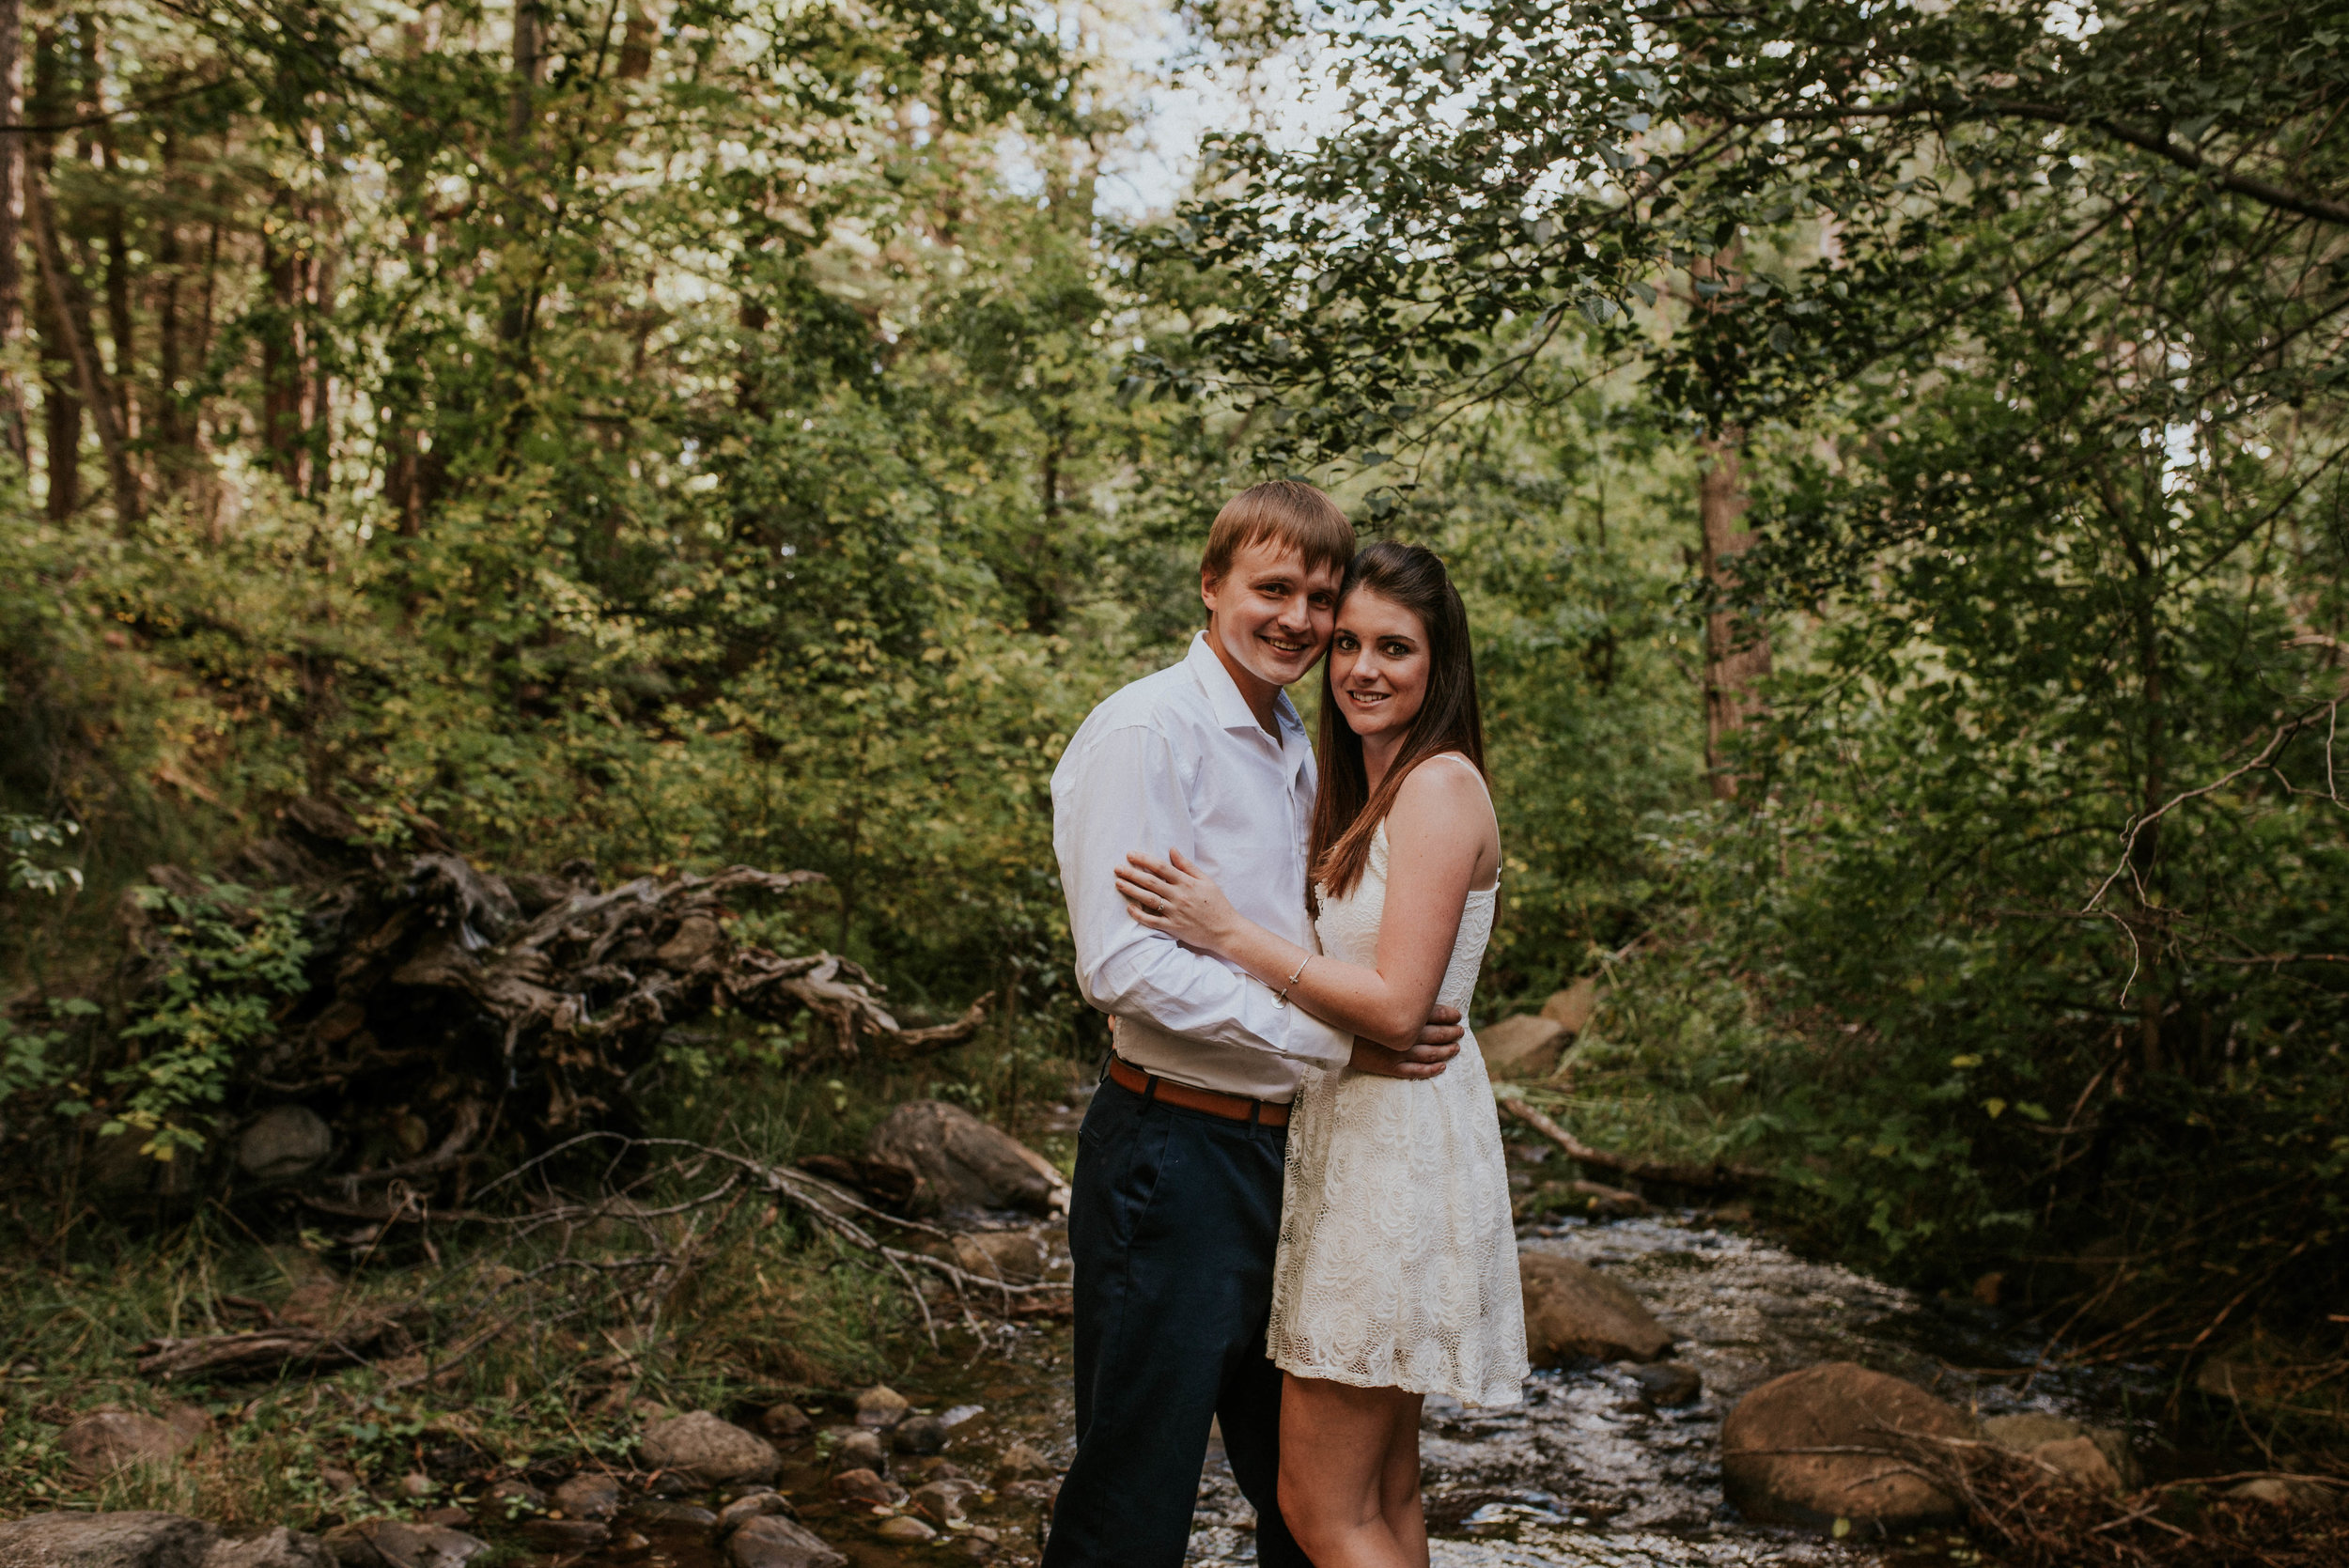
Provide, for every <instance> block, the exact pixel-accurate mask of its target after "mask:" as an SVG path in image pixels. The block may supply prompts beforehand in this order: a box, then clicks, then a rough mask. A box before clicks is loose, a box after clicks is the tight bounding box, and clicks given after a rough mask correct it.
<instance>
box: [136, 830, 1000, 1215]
mask: <svg viewBox="0 0 2349 1568" xmlns="http://www.w3.org/2000/svg"><path fill="white" fill-rule="evenodd" d="M406 826H407V830H408V834H407V837H408V847H407V848H406V850H405V851H404V852H395V851H393V850H390V849H387V848H385V847H383V846H382V845H381V843H380V842H379V839H380V832H371V831H364V830H363V829H362V828H361V827H360V825H359V824H358V823H357V822H356V821H355V820H354V819H353V818H352V817H351V816H350V815H349V814H348V813H346V812H344V811H343V810H342V809H341V808H339V807H337V806H335V805H334V803H332V802H331V801H324V800H297V801H295V802H294V803H292V804H291V805H289V806H288V807H287V808H286V809H285V810H284V811H283V812H282V813H280V814H279V817H278V821H277V825H276V829H275V831H273V832H272V834H271V835H270V836H269V837H267V838H264V839H261V840H259V841H257V842H256V843H254V844H251V845H248V846H245V847H244V848H243V849H242V850H241V851H239V852H238V853H237V854H236V855H235V856H234V857H232V858H231V859H230V860H229V861H228V862H227V863H226V865H225V866H224V867H222V870H223V872H224V873H225V874H226V878H227V880H226V881H216V880H212V879H210V878H204V877H196V876H194V875H193V874H192V873H191V872H189V871H188V870H186V869H183V868H180V867H176V866H154V867H150V868H149V872H148V878H149V881H150V882H151V883H153V884H154V886H155V887H156V888H159V889H161V890H163V893H164V894H165V895H166V896H165V897H164V898H163V899H160V900H150V901H149V903H140V902H138V901H136V900H133V901H131V902H130V903H129V904H127V905H126V907H125V908H124V911H123V920H124V924H125V927H126V937H127V939H128V957H127V958H126V960H125V964H124V971H123V977H124V982H125V984H124V987H123V988H124V990H125V992H126V993H127V994H128V995H129V996H130V997H131V998H132V1003H131V1005H132V1009H133V1011H135V1010H136V1009H137V1007H138V1006H139V1005H140V1001H139V999H140V998H141V997H142V996H144V995H155V994H163V993H162V990H161V988H162V987H163V986H164V985H165V983H166V982H167V981H169V980H170V978H171V977H172V976H174V975H175V974H177V975H179V976H181V977H182V979H181V981H180V983H181V984H184V975H185V973H186V972H187V966H188V965H189V964H190V963H191V962H197V961H200V960H198V959H195V958H192V957H190V956H188V955H182V954H181V953H180V952H179V949H178V946H177V944H179V943H181V942H183V941H185V940H187V939H188V937H187V933H188V932H189V931H190V930H191V929H192V928H194V927H196V926H204V927H206V928H209V929H212V930H218V929H219V928H220V927H221V926H222V925H224V924H225V925H226V926H229V927H232V928H234V929H238V930H253V929H255V928H257V925H258V924H259V923H260V922H261V921H262V920H263V919H264V918H271V917H270V916H269V911H270V910H271V909H272V908H281V909H282V908H283V907H284V905H285V904H287V903H288V902H289V903H290V904H291V905H292V907H293V908H295V909H297V910H299V912H300V914H301V932H302V939H303V941H304V942H306V943H307V944H308V950H309V951H308V957H307V960H306V962H305V963H304V965H303V970H302V981H303V986H304V988H303V989H300V990H297V991H296V992H295V993H294V994H292V995H290V996H283V997H278V996H272V997H271V998H269V999H268V1000H269V1001H270V1005H271V1018H270V1026H271V1027H270V1031H269V1033H268V1035H267V1036H266V1037H265V1038H264V1039H262V1040H261V1041H260V1042H259V1043H258V1044H257V1046H255V1047H253V1048H249V1049H248V1050H246V1051H244V1052H242V1053H241V1055H240V1057H239V1059H238V1060H237V1061H236V1062H235V1063H233V1064H232V1066H231V1069H230V1074H229V1079H228V1081H227V1082H226V1083H225V1084H224V1085H223V1091H224V1092H223V1094H222V1095H221V1104H222V1106H223V1111H222V1113H221V1114H219V1115H218V1116H217V1117H216V1118H214V1119H213V1120H212V1122H211V1125H210V1126H209V1127H199V1128H198V1130H200V1131H202V1132H204V1133H205V1134H207V1141H208V1143H209V1145H210V1148H211V1149H213V1150H217V1151H221V1152H222V1157H224V1159H225V1158H226V1157H227V1156H228V1155H229V1153H230V1152H231V1151H233V1157H234V1158H235V1159H236V1161H237V1164H238V1166H239V1172H240V1177H241V1181H240V1185H241V1186H242V1187H243V1188H244V1189H245V1190H248V1191H271V1192H277V1193H283V1194H286V1195H288V1196H291V1197H293V1198H295V1199H297V1200H300V1201H302V1202H304V1203H310V1204H311V1206H313V1207H316V1208H319V1209H320V1210H322V1211H324V1212H330V1213H337V1214H341V1215H344V1216H347V1217H349V1218H352V1219H373V1220H375V1221H376V1222H378V1223H383V1224H388V1223H394V1222H404V1221H406V1220H409V1219H421V1218H422V1217H423V1216H424V1215H426V1214H434V1215H437V1216H440V1217H444V1218H455V1217H457V1216H458V1215H460V1214H463V1213H464V1212H465V1211H466V1203H467V1194H468V1193H469V1192H470V1191H471V1190H473V1189H474V1188H477V1187H478V1186H479V1185H480V1184H481V1182H482V1181H484V1180H486V1179H490V1178H492V1177H494V1176H495V1175H496V1174H497V1173H498V1172H501V1171H505V1170H510V1169H513V1168H514V1167H515V1166H516V1165H517V1164H518V1163H520V1162H522V1161H525V1160H528V1159H529V1158H531V1157H534V1156H535V1155H537V1154H538V1153H540V1152H542V1151H544V1150H546V1149H548V1148H550V1147H552V1146H553V1145H555V1144H557V1143H560V1142H562V1141H564V1140H565V1139H567V1138H568V1137H570V1136H572V1135H574V1134H576V1133H579V1132H582V1131H589V1130H611V1131H618V1132H622V1133H633V1132H636V1131H640V1130H642V1121H641V1117H640V1113H639V1110H638V1105H639V1102H640V1101H641V1098H642V1095H643V1093H644V1091H645V1089H646V1086H647V1085H648V1084H649V1083H650V1082H651V1081H652V1079H653V1077H654V1076H655V1075H657V1074H659V1073H660V1072H661V1071H662V1070H664V1068H665V1066H666V1064H667V1063H670V1062H672V1061H674V1060H676V1059H677V1048H679V1047H680V1046H696V1045H698V1041H697V1039H696V1037H695V1035H694V1033H693V1032H691V1031H688V1030H686V1027H685V1026H689V1025H690V1026H694V1028H695V1029H698V1028H699V1027H700V1026H701V1025H702V1023H703V1021H704V1020H706V1019H708V1018H710V1017H716V1016H719V1015H729V1016H732V1017H738V1018H745V1019H749V1020H752V1021H754V1022H755V1023H759V1024H766V1025H786V1026H787V1025H793V1024H796V1023H800V1022H801V1021H803V1020H812V1021H813V1022H814V1024H815V1026H816V1027H815V1028H814V1029H812V1030H806V1031H804V1032H795V1033H793V1034H779V1035H775V1036H773V1037H775V1038H778V1039H781V1040H785V1041H787V1042H789V1044H788V1046H787V1048H789V1049H790V1050H792V1051H793V1052H794V1054H795V1057H796V1063H795V1064H796V1065H801V1066H816V1065H818V1064H823V1063H832V1062H837V1061H842V1060H852V1059H856V1058H859V1057H870V1056H876V1055H878V1056H881V1057H885V1058H888V1059H891V1060H911V1059H916V1058H920V1057H925V1056H928V1055H931V1054H934V1053H936V1052H938V1051H941V1050H946V1049H950V1048H953V1047H955V1046H957V1045H960V1044H962V1043H963V1042H965V1041H967V1040H969V1039H971V1038H972V1036H973V1035H974V1034H975V1033H976V1032H978V1030H979V1029H980V1027H981V1025H982V1024H983V1022H984V1020H985V1018H986V1017H987V1014H988V1007H989V1004H990V1001H991V1000H992V999H991V997H989V996H982V997H980V998H979V999H978V1000H977V1001H973V1002H972V1003H971V1004H970V1005H969V1006H968V1007H967V1008H965V1009H964V1010H963V1012H962V1013H961V1015H960V1016H959V1017H955V1018H953V1019H951V1020H950V1021H947V1022H943V1023H938V1024H916V1025H914V1026H910V1027H909V1026H908V1025H906V1024H903V1023H901V1022H900V1021H899V1020H898V1018H897V1017H896V1016H895V1015H894V1013H893V1012H892V1011H891V1010H890V1009H889V1007H888V1006H887V1005H886V1004H885V1003H884V1001H882V997H883V994H884V987H883V986H881V985H880V984H879V982H878V981H876V980H875V979H874V977H873V976H872V975H871V974H870V973H868V972H867V971H866V970H863V968H861V967H860V966H859V965H857V964H856V963H854V962H853V961H851V960H849V959H848V958H845V957H842V956H840V955H835V954H830V953H815V954H805V955H793V956H786V955H781V954H777V953H773V952H770V951H768V950H767V949H765V948H762V947H758V946H755V945H753V944H750V943H747V942H741V941H738V940H737V939H735V937H734V936H733V934H732V931H731V929H730V923H731V922H732V921H733V919H734V916H735V913H736V908H737V906H739V905H740V904H742V903H743V902H744V901H746V900H773V899H782V898H788V897H789V896H791V895H792V894H794V893H797V892H799V891H800V890H801V889H804V888H807V887H810V886H814V885H816V884H818V883H821V882H822V881H823V879H824V878H823V877H821V876H819V875H818V874H817V873H814V872H808V871H785V872H774V871H766V870H761V869H758V868H756V867H753V866H745V865H736V866H729V867H727V868H725V869H723V870H722V871H718V872H716V873H714V874H712V875H708V876H692V875H686V876H677V877H636V878H634V879H632V880H630V881H627V882H624V883H621V884H620V885H618V886H616V887H610V888H606V887H604V886H602V885H601V884H600V882H599V878H598V877H597V875H596V873H595V870H594V868H593V867H592V866H591V865H589V864H587V863H586V862H578V861H574V862H568V863H567V864H565V865H564V866H562V867H560V868H559V869H558V870H557V871H555V872H553V873H531V872H516V873H513V874H511V875H507V876H500V875H498V874H496V873H494V872H492V871H490V870H488V869H485V868H482V867H479V866H477V865H475V864H474V863H472V862H468V861H467V860H466V859H465V858H464V857H463V855H461V854H460V853H459V850H458V846H456V845H455V844H454V843H452V842H451V841H450V840H449V838H448V836H447V834H446V833H444V832H443V831H442V830H440V829H439V828H438V827H437V826H436V825H434V824H432V823H431V822H429V821H428V820H427V819H425V818H422V817H411V818H409V819H408V822H407V825H406ZM249 890H259V891H249ZM150 906H159V907H150ZM273 918H276V919H278V920H279V921H280V922H281V923H282V921H283V919H284V916H283V914H282V913H280V914H278V915H276V916H274V917H273ZM706 1037H707V1038H708V1039H709V1040H710V1041H712V1042H715V1041H717V1040H718V1039H719V1036H718V1035H716V1034H715V1033H714V1032H713V1033H710V1034H708V1035H707V1036H706ZM101 1065H104V1064H103V1063H101ZM216 1134H217V1135H226V1136H212V1135H216ZM132 1163H133V1166H134V1167H135V1166H136V1165H137V1164H138V1162H132ZM141 1174H143V1172H140V1171H138V1170H136V1169H133V1170H132V1172H130V1173H129V1178H128V1179H130V1180H132V1181H133V1182H135V1181H137V1180H138V1179H139V1177H140V1176H141ZM161 1185H162V1184H161V1183H160V1181H157V1180H149V1182H148V1186H149V1187H151V1188H160V1187H161ZM104 1195H106V1196H117V1197H129V1196H132V1195H133V1194H132V1192H130V1191H128V1190H126V1191H124V1192H121V1193H107V1194H104Z"/></svg>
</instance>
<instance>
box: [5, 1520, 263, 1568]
mask: <svg viewBox="0 0 2349 1568" xmlns="http://www.w3.org/2000/svg"><path fill="white" fill-rule="evenodd" d="M219 1535H220V1532H219V1531H218V1530H215V1529H213V1528H212V1527H211V1526H210V1525H208V1524H206V1523H204V1522H203V1521H202V1520H200V1519H190V1518H187V1517H185V1516H183V1515H181V1514H34V1515H33V1516H32V1517H30V1518H27V1519H19V1520H17V1521H15V1522H14V1523H13V1524H5V1525H0V1568H203V1563H204V1558H205V1554H207V1553H208V1552H210V1550H211V1549H212V1543H213V1542H214V1541H216V1540H218V1539H219Z"/></svg>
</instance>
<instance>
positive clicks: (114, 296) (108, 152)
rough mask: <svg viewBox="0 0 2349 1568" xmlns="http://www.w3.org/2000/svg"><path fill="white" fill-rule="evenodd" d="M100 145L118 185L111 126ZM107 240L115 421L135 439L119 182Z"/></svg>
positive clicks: (127, 257)
mask: <svg viewBox="0 0 2349 1568" xmlns="http://www.w3.org/2000/svg"><path fill="white" fill-rule="evenodd" d="M90 96H91V98H92V99H93V100H94V99H96V98H97V96H98V90H97V87H96V86H95V85H92V87H91V89H90ZM98 148H99V158H100V163H101V167H103V168H104V169H105V171H106V176H107V181H106V182H107V184H108V185H110V186H115V185H116V180H117V178H118V177H119V175H120V172H121V170H120V165H119V163H117V160H116V157H115V138H114V132H113V131H112V129H110V128H103V127H101V129H100V131H99V134H98ZM105 241H106V335H107V336H108V337H110V338H112V339H113V340H114V362H115V363H114V394H115V421H116V423H117V425H118V426H119V427H121V430H122V433H123V436H124V438H125V439H126V440H129V441H136V440H137V439H138V435H139V427H138V418H139V410H138V402H137V399H136V398H135V396H133V392H132V389H133V387H134V386H135V385H136V381H137V369H138V327H137V323H136V322H135V320H134V319H133V318H132V314H131V238H130V234H129V231H128V225H127V224H126V223H125V222H124V213H123V210H122V201H121V196H120V188H119V186H116V188H115V190H114V191H113V192H112V193H110V194H109V196H108V199H107V202H106V206H105Z"/></svg>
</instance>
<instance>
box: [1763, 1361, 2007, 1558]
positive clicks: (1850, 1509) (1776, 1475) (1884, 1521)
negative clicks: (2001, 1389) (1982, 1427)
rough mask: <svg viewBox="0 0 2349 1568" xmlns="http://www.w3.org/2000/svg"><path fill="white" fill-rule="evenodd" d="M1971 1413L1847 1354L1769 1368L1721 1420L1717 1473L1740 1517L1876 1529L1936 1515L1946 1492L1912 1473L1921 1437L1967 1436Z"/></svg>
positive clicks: (1948, 1517) (1946, 1510)
mask: <svg viewBox="0 0 2349 1568" xmlns="http://www.w3.org/2000/svg"><path fill="white" fill-rule="evenodd" d="M1974 1432H1975V1427H1974V1422H1973V1421H1972V1419H1971V1418H1970V1417H1968V1416H1967V1415H1966V1414H1964V1413H1963V1412H1962V1411H1960V1410H1958V1409H1956V1408H1955V1407H1954V1406H1952V1405H1945V1404H1943V1403H1942V1402H1941V1401H1940V1400H1937V1399H1936V1398H1934V1397H1933V1396H1932V1395H1931V1394H1929V1393H1927V1392H1925V1391H1924V1390H1923V1389H1920V1388H1918V1387H1916V1386H1915V1385H1914V1384H1911V1383H1904V1382H1902V1381H1901V1380H1900V1379H1899V1378H1897V1377H1888V1376H1886V1375H1885V1374H1882V1373H1880V1372H1870V1371H1869V1370H1868V1369H1867V1368H1866V1367H1862V1366H1857V1365H1854V1364H1853V1363H1852V1362H1849V1361H1829V1362H1828V1363H1826V1364H1825V1365H1823V1366H1815V1367H1805V1368H1804V1369H1803V1370H1802V1371H1800V1372H1790V1373H1788V1374H1786V1375H1785V1376H1783V1377H1779V1378H1773V1379H1772V1380H1771V1381H1769V1382H1767V1383H1765V1384H1763V1385H1762V1386H1761V1387H1760V1388H1758V1389H1754V1390H1753V1392H1751V1393H1750V1394H1748V1395H1746V1397H1745V1398H1744V1399H1742V1400H1740V1401H1738V1403H1737V1407H1736V1408H1735V1410H1732V1411H1731V1412H1730V1413H1729V1419H1728V1420H1727V1421H1723V1422H1722V1423H1721V1482H1722V1485H1723V1487H1724V1488H1725V1489H1726V1490H1727V1492H1728V1494H1729V1500H1730V1501H1731V1502H1732V1503H1734V1504H1735V1505H1736V1507H1737V1509H1738V1511H1739V1512H1740V1513H1742V1514H1745V1515H1746V1517H1748V1518H1749V1519H1755V1520H1762V1521H1767V1522H1770V1523H1777V1524H1792V1525H1807V1526H1810V1527H1812V1528H1814V1529H1818V1528H1824V1527H1827V1526H1829V1525H1832V1524H1833V1523H1834V1522H1835V1521H1836V1520H1838V1519H1848V1520H1849V1521H1851V1523H1852V1524H1853V1525H1854V1526H1857V1527H1859V1528H1861V1529H1869V1530H1874V1531H1876V1532H1886V1533H1889V1532H1891V1531H1896V1530H1903V1529H1915V1528H1917V1527H1919V1526H1921V1525H1931V1524H1946V1523H1950V1522H1952V1521H1954V1520H1955V1519H1956V1518H1957V1515H1958V1508H1957V1504H1956V1503H1955V1502H1954V1501H1953V1500H1952V1498H1950V1497H1949V1495H1948V1494H1947V1493H1945V1492H1943V1491H1941V1490H1940V1489H1939V1488H1938V1487H1937V1486H1935V1485H1934V1484H1933V1483H1932V1482H1930V1481H1928V1480H1926V1479H1925V1478H1924V1476H1922V1475H1921V1474H1919V1473H1918V1472H1917V1469H1916V1468H1915V1467H1914V1466H1913V1464H1912V1463H1911V1462H1910V1455H1911V1454H1912V1453H1913V1452H1915V1451H1916V1449H1917V1447H1918V1445H1919V1444H1920V1443H1921V1442H1923V1443H1929V1442H1931V1441H1932V1440H1933V1439H1936V1438H1961V1439H1963V1438H1970V1437H1972V1436H1974Z"/></svg>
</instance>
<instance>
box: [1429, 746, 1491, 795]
mask: <svg viewBox="0 0 2349 1568" xmlns="http://www.w3.org/2000/svg"><path fill="white" fill-rule="evenodd" d="M1427 760H1428V761H1429V762H1456V763H1458V764H1459V765H1460V766H1461V767H1463V768H1467V769H1468V770H1469V772H1470V775H1471V776H1472V777H1473V778H1474V779H1475V780H1476V787H1477V788H1479V789H1481V790H1483V791H1484V792H1485V799H1486V800H1491V799H1492V798H1493V792H1492V786H1491V785H1490V784H1486V782H1485V770H1484V769H1483V768H1479V767H1477V766H1476V764H1474V763H1472V762H1470V760H1469V759H1468V758H1467V757H1465V756H1463V755H1462V754H1461V753H1458V752H1438V753H1436V754H1435V755H1434V756H1431V757H1429V758H1428V759H1427Z"/></svg>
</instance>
